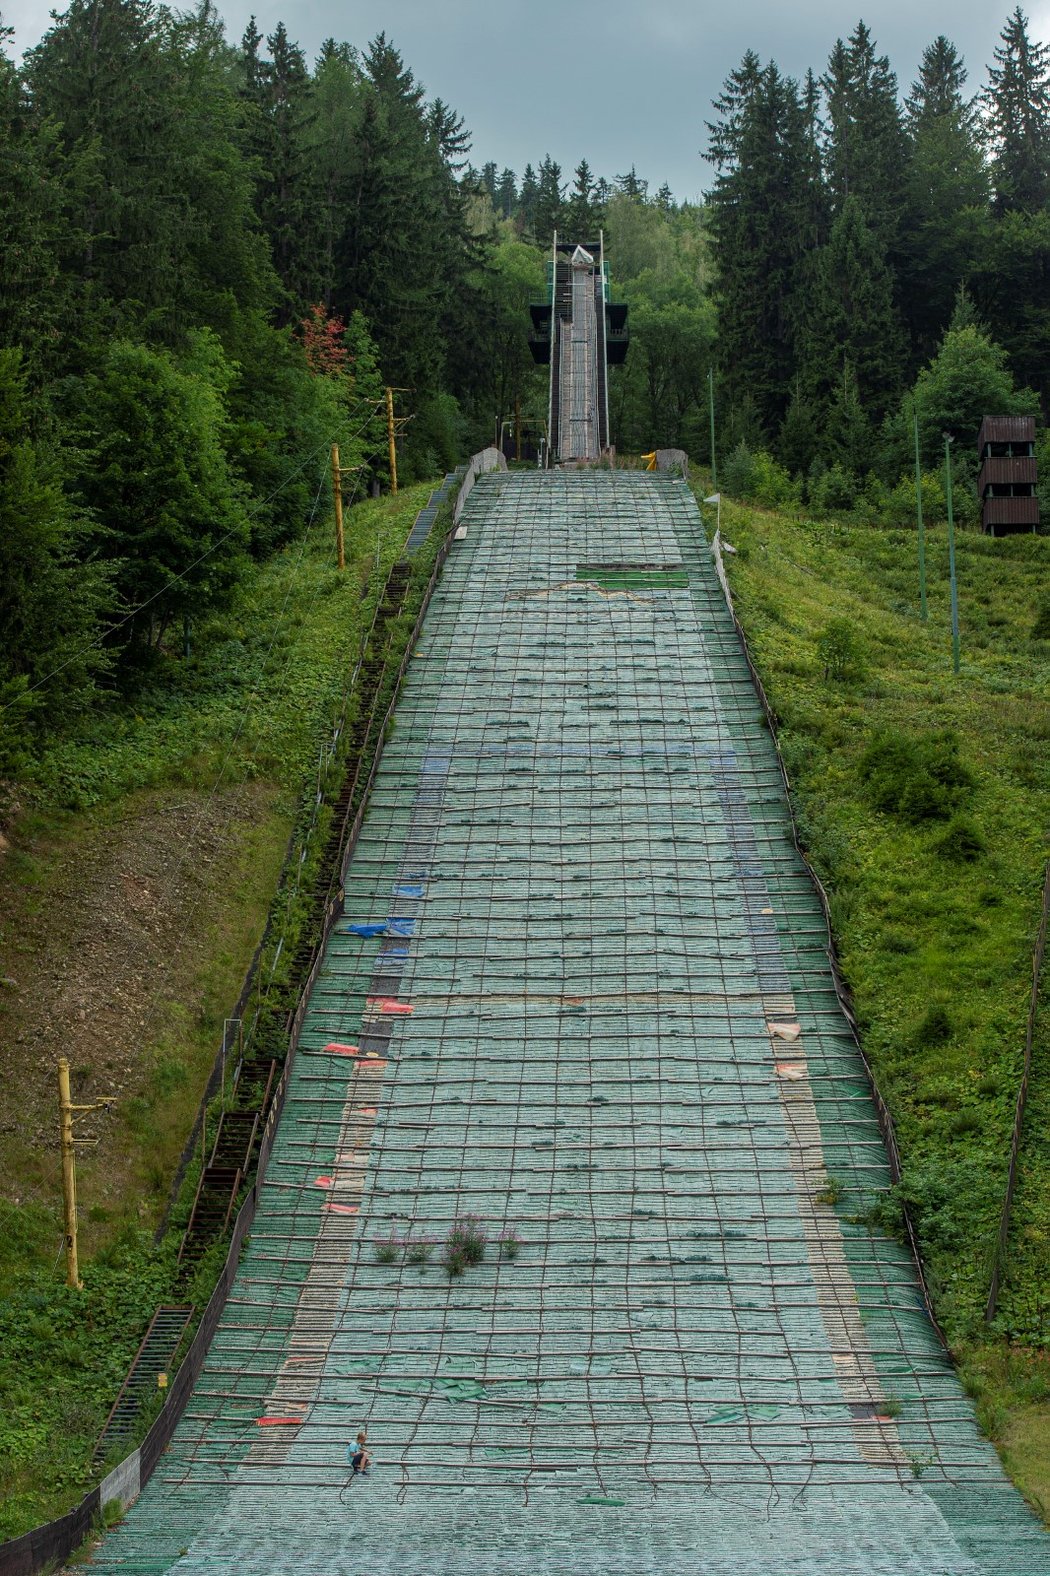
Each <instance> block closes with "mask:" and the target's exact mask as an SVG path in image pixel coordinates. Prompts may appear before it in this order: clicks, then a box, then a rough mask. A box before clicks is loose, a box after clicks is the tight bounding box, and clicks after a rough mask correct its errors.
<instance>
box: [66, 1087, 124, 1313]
mask: <svg viewBox="0 0 1050 1576" xmlns="http://www.w3.org/2000/svg"><path fill="white" fill-rule="evenodd" d="M112 1104H113V1102H112V1100H95V1101H93V1102H92V1104H91V1105H74V1104H73V1102H72V1100H71V1098H70V1093H69V1062H68V1061H67V1060H66V1058H65V1057H64V1056H61V1057H59V1061H58V1114H59V1122H60V1127H61V1135H62V1199H63V1204H64V1206H65V1227H66V1231H65V1237H66V1285H67V1286H69V1287H71V1288H72V1289H73V1290H74V1291H82V1290H83V1288H84V1282H83V1281H82V1280H81V1279H80V1266H79V1264H78V1262H77V1174H76V1162H75V1159H74V1148H73V1146H74V1143H75V1139H74V1137H73V1113H74V1111H103V1110H105V1111H108V1110H109V1107H110V1106H111V1105H112Z"/></svg>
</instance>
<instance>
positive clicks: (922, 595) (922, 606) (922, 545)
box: [912, 416, 928, 620]
mask: <svg viewBox="0 0 1050 1576" xmlns="http://www.w3.org/2000/svg"><path fill="white" fill-rule="evenodd" d="M912 420H913V421H914V424H915V510H916V517H917V520H918V528H919V616H920V618H922V619H923V620H925V619H926V618H927V616H928V614H927V609H926V527H925V525H924V524H923V519H922V467H921V465H920V463H919V418H918V416H914V417H913V418H912Z"/></svg>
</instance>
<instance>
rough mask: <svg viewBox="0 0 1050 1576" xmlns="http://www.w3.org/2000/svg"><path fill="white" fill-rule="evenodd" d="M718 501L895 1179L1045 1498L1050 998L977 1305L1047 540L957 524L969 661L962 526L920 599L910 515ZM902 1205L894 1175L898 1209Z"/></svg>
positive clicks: (1021, 949)
mask: <svg viewBox="0 0 1050 1576" xmlns="http://www.w3.org/2000/svg"><path fill="white" fill-rule="evenodd" d="M722 516H723V517H722V528H723V534H724V536H725V538H726V539H727V540H728V541H730V542H731V543H732V545H733V546H734V547H735V548H736V549H737V552H736V554H735V555H730V556H728V557H727V565H728V572H729V577H730V582H731V585H732V589H733V594H734V598H735V599H736V602H737V611H738V614H739V617H740V620H741V622H742V624H743V626H744V628H745V631H746V633H747V637H748V640H749V644H750V646H751V650H752V655H753V657H754V659H755V661H756V664H757V666H758V668H759V670H760V672H761V675H762V678H763V682H764V683H765V685H766V688H767V691H768V694H769V698H770V701H771V703H772V705H773V707H774V710H775V712H776V714H777V717H778V722H779V735H780V742H781V747H782V751H783V756H784V760H785V764H786V766H787V769H788V772H789V775H790V778H791V782H792V786H793V789H794V800H795V810H796V816H797V820H798V824H799V829H800V834H801V837H802V840H803V843H804V845H805V846H806V848H807V851H808V852H809V854H810V856H811V858H812V860H813V862H814V864H815V866H816V868H817V870H818V872H819V873H820V875H821V876H822V878H823V879H824V881H825V883H826V885H827V887H828V890H829V894H830V898H831V905H832V917H833V923H834V928H835V933H836V940H837V944H838V948H839V952H840V957H841V961H842V965H843V969H844V973H845V976H846V978H847V980H848V983H849V985H850V987H851V989H852V991H853V994H854V998H855V1003H856V1009H857V1014H858V1018H859V1021H860V1024H861V1026H862V1030H863V1033H864V1039H865V1045H866V1048H867V1050H868V1053H869V1055H870V1057H871V1060H872V1062H873V1065H874V1069H875V1073H876V1076H877V1079H878V1082H879V1085H880V1087H881V1089H882V1092H883V1094H884V1095H885V1097H886V1099H887V1100H888V1102H889V1104H890V1106H891V1109H892V1111H893V1114H894V1119H895V1122H896V1126H897V1132H898V1138H899V1142H900V1148H901V1153H902V1159H903V1167H904V1179H903V1183H902V1188H901V1193H902V1194H903V1198H904V1200H905V1202H906V1203H907V1205H908V1208H909V1210H910V1212H911V1215H912V1219H913V1220H914V1222H915V1225H916V1228H917V1230H918V1233H919V1238H920V1242H921V1246H922V1251H923V1256H924V1260H925V1263H926V1267H927V1271H928V1275H929V1280H930V1284H931V1289H932V1292H933V1296H934V1299H935V1303H936V1305H937V1309H938V1313H939V1315H940V1318H941V1320H942V1322H943V1324H944V1327H945V1330H946V1332H947V1334H948V1337H949V1339H950V1340H951V1341H952V1343H953V1346H955V1348H956V1350H957V1352H958V1353H959V1355H960V1356H961V1357H962V1358H963V1361H964V1370H965V1371H966V1373H967V1376H968V1378H969V1380H970V1382H971V1384H972V1385H973V1387H974V1388H975V1390H976V1391H977V1393H978V1396H979V1398H980V1399H981V1400H982V1401H983V1417H984V1421H985V1423H986V1426H988V1427H989V1429H990V1431H991V1432H992V1433H993V1436H995V1437H997V1438H998V1439H999V1440H1000V1442H1002V1443H1004V1444H1006V1445H1007V1446H1010V1445H1011V1443H1012V1445H1013V1448H1014V1456H1015V1458H1014V1459H1013V1460H1012V1463H1011V1464H1012V1466H1013V1469H1014V1470H1015V1472H1016V1474H1017V1475H1018V1477H1019V1480H1020V1481H1021V1482H1022V1486H1025V1487H1026V1488H1027V1489H1028V1490H1029V1492H1031V1493H1032V1494H1033V1495H1034V1496H1036V1497H1039V1498H1043V1499H1045V1498H1046V1497H1047V1491H1048V1489H1050V1481H1048V1475H1047V1460H1046V1457H1047V1450H1046V1439H1047V1437H1048V1435H1050V1426H1048V1419H1047V1416H1046V1410H1045V1408H1042V1409H1040V1407H1039V1403H1041V1402H1043V1401H1045V1399H1046V1397H1047V1394H1048V1393H1050V1387H1048V1384H1047V1368H1046V1364H1045V1357H1044V1350H1045V1346H1046V1343H1047V1341H1048V1339H1050V1203H1048V1200H1050V1185H1048V1184H1050V1120H1048V1118H1050V1043H1048V1034H1050V1030H1048V1024H1047V1015H1046V1013H1045V1010H1044V1012H1043V1014H1042V1016H1041V1018H1040V1021H1039V1024H1038V1026H1037V1040H1036V1051H1035V1076H1034V1079H1033V1087H1032V1094H1031V1098H1030V1103H1029V1107H1028V1116H1027V1120H1026V1124H1025V1132H1024V1143H1023V1147H1022V1153H1021V1170H1020V1180H1019V1189H1018V1194H1017V1198H1016V1202H1015V1207H1014V1213H1013V1219H1012V1230H1011V1237H1010V1247H1009V1254H1008V1260H1007V1268H1006V1276H1005V1279H1004V1284H1003V1289H1002V1295H1001V1298H1000V1305H999V1315H998V1317H997V1319H996V1321H995V1324H994V1326H993V1327H992V1328H991V1329H989V1328H988V1327H987V1326H986V1325H985V1324H984V1322H983V1309H984V1305H985V1300H986V1297H987V1293H988V1285H989V1275H990V1271H991V1264H992V1253H993V1245H994V1240H995V1234H996V1230H997V1226H998V1220H999V1211H1000V1208H1001V1203H1002V1197H1003V1188H1004V1184H1005V1177H1006V1166H1007V1158H1008V1150H1009V1142H1010V1132H1011V1125H1012V1121H1013V1114H1014V1105H1015V1100H1016V1095H1017V1089H1018V1083H1019V1080H1020V1075H1021V1061H1022V1049H1023V1043H1024V1031H1025V1020H1026V1015H1027V1011H1028V1004H1029V992H1030V983H1031V956H1032V946H1033V942H1034V938H1035V932H1036V927H1037V924H1038V915H1039V906H1040V892H1041V887H1042V881H1043V871H1044V864H1045V860H1046V857H1047V849H1048V839H1047V828H1048V825H1050V747H1048V746H1050V700H1048V698H1047V697H1048V695H1050V640H1048V639H1047V638H1045V635H1046V629H1047V620H1046V618H1045V615H1044V617H1043V619H1042V621H1040V608H1041V607H1045V604H1046V598H1047V594H1048V592H1047V586H1048V569H1050V541H1047V540H1046V539H1045V538H1042V537H1032V536H1025V537H1015V538H1012V539H1007V540H1005V541H1003V540H1000V541H992V540H986V539H984V538H982V537H979V536H976V535H973V534H968V533H964V534H962V535H960V536H959V537H958V539H957V558H958V576H959V603H960V624H961V648H962V662H961V672H960V674H959V675H958V676H957V677H956V676H955V675H954V674H953V672H952V654H951V637H950V624H949V606H948V575H947V543H946V534H945V531H944V529H943V528H941V529H940V530H934V531H931V532H930V533H929V536H928V546H927V561H928V568H929V617H928V620H927V622H926V623H923V622H922V620H921V618H920V616H919V589H918V570H917V552H916V538H915V534H914V532H908V531H879V530H873V529H870V528H867V527H856V526H850V525H845V524H840V523H837V522H835V521H830V520H828V521H822V522H814V521H811V520H805V519H797V518H796V519H789V518H787V517H786V516H783V515H778V514H773V513H769V512H766V511H762V510H758V509H755V508H751V507H743V506H736V505H734V504H732V503H730V502H729V501H728V500H724V501H723V506H722ZM1040 630H1042V631H1043V634H1042V636H1040V635H1039V634H1038V631H1040ZM895 1208H896V1201H895V1199H894V1198H893V1197H889V1198H887V1200H886V1204H885V1210H884V1213H885V1217H886V1222H887V1223H889V1222H892V1219H893V1216H894V1212H895ZM1018 1409H1020V1414H1019V1411H1018ZM1021 1414H1023V1415H1022V1420H1021V1422H1020V1423H1019V1415H1021ZM1024 1418H1027V1423H1025V1422H1024ZM1029 1425H1031V1426H1030V1427H1029ZM1040 1440H1041V1441H1042V1443H1040ZM1007 1454H1008V1461H1009V1460H1010V1457H1009V1450H1008V1452H1007ZM1036 1457H1038V1458H1039V1460H1036V1459H1035V1458H1036Z"/></svg>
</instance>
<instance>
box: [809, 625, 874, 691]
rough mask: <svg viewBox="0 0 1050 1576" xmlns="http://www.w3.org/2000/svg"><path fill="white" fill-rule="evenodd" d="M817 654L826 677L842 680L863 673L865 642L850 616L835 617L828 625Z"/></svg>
mask: <svg viewBox="0 0 1050 1576" xmlns="http://www.w3.org/2000/svg"><path fill="white" fill-rule="evenodd" d="M817 655H818V657H819V658H820V661H821V665H822V667H823V669H824V677H825V678H826V679H835V680H837V681H839V682H841V681H842V680H844V679H848V678H860V677H861V676H862V675H863V671H864V647H863V642H862V641H861V639H860V637H859V636H858V635H857V633H856V630H855V628H854V625H853V623H852V622H851V621H850V620H849V619H848V618H833V619H832V620H831V622H830V624H828V625H826V627H825V628H824V630H823V632H822V633H821V635H820V638H819V639H818V641H817Z"/></svg>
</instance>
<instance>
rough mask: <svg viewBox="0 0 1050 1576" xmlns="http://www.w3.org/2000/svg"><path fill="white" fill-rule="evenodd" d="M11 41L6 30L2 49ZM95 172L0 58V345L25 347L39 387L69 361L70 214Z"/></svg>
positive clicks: (0, 38) (26, 364)
mask: <svg viewBox="0 0 1050 1576" xmlns="http://www.w3.org/2000/svg"><path fill="white" fill-rule="evenodd" d="M8 37H10V29H7V28H0V47H2V45H3V43H4V42H5V41H6V39H7V38H8ZM89 170H90V161H89V160H85V159H84V158H83V157H80V158H77V157H74V158H73V159H70V158H69V157H68V156H67V155H66V154H64V152H63V150H62V146H61V134H60V131H59V128H58V127H56V126H55V125H53V124H50V123H48V122H44V123H43V124H42V125H41V124H38V122H37V120H36V117H35V116H34V113H33V108H32V105H31V103H30V102H29V99H28V96H27V95H26V93H25V91H24V88H23V85H22V83H21V81H20V80H19V76H18V72H17V70H16V69H15V66H14V65H13V63H12V62H11V61H9V60H8V59H7V57H6V56H5V55H3V54H0V348H3V347H7V348H14V347H16V346H20V347H22V353H23V362H22V369H23V372H24V373H25V374H27V375H29V376H30V377H31V378H32V380H33V382H34V383H36V384H40V383H41V382H42V381H43V380H44V379H45V378H46V377H47V376H48V375H49V374H51V375H53V374H54V373H55V371H56V370H57V369H58V368H59V367H60V366H61V364H62V354H61V348H60V347H61V345H62V342H63V336H64V335H65V334H66V333H67V332H68V327H69V319H70V315H71V310H72V302H73V296H74V291H73V281H72V279H71V276H70V274H69V272H68V270H67V266H66V265H67V264H69V263H70V262H72V261H73V254H74V253H75V252H76V249H77V246H78V238H77V237H76V235H74V234H71V233H70V225H69V211H70V209H71V208H72V207H73V206H74V205H75V201H76V188H77V184H78V181H80V180H82V179H83V178H84V175H85V173H87V172H89ZM79 244H80V245H82V244H83V241H82V238H81V239H80V241H79Z"/></svg>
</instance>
